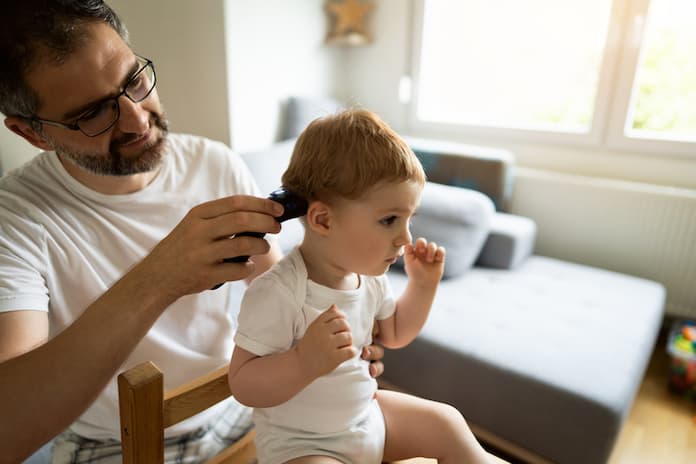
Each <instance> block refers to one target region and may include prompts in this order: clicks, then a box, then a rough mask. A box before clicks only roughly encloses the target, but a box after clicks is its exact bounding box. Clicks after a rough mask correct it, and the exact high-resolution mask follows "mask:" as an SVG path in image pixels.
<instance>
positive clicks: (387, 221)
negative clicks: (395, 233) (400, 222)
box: [379, 216, 397, 226]
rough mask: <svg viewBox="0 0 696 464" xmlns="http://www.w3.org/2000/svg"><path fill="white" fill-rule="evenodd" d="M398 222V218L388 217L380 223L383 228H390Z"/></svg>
mask: <svg viewBox="0 0 696 464" xmlns="http://www.w3.org/2000/svg"><path fill="white" fill-rule="evenodd" d="M396 220H397V216H387V217H385V218H382V219H380V220H379V223H380V224H382V225H383V226H390V225H392V224H394V221H396Z"/></svg>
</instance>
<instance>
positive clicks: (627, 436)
mask: <svg viewBox="0 0 696 464" xmlns="http://www.w3.org/2000/svg"><path fill="white" fill-rule="evenodd" d="M668 378H669V356H668V355H667V353H666V351H665V336H664V335H662V336H661V337H660V338H659V340H658V342H657V345H656V347H655V350H654V352H653V355H652V358H651V360H650V365H649V366H648V370H647V373H646V375H645V378H644V379H643V383H642V384H641V386H640V390H639V391H638V395H637V397H636V400H635V402H634V403H633V408H632V409H631V412H630V414H629V416H628V418H627V419H626V422H625V424H624V427H623V429H622V431H621V433H620V435H619V438H618V440H617V442H616V445H615V447H614V451H613V453H612V455H611V458H610V459H609V461H608V464H694V463H696V421H695V420H694V418H695V417H696V403H694V402H692V401H690V400H689V399H687V398H685V397H682V396H678V395H675V394H674V393H671V392H670V391H669V389H668V387H667V384H668ZM504 457H505V458H506V459H509V460H510V461H511V462H514V463H520V462H523V461H519V460H516V459H514V458H510V457H509V456H504ZM435 462H436V461H434V460H432V459H422V458H421V459H414V460H409V461H408V464H434V463H435Z"/></svg>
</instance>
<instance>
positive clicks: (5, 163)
mask: <svg viewBox="0 0 696 464" xmlns="http://www.w3.org/2000/svg"><path fill="white" fill-rule="evenodd" d="M0 117H3V116H2V114H0ZM0 126H1V127H0V172H2V173H5V172H8V171H10V170H12V169H14V168H17V167H19V166H21V165H22V164H24V163H25V162H26V161H28V160H29V159H31V157H32V156H34V155H35V154H36V153H38V152H39V150H38V148H34V146H32V145H31V144H30V143H29V142H27V141H26V140H24V139H23V138H21V137H20V136H18V135H15V134H14V132H12V131H10V130H9V129H8V128H7V127H5V124H1V125H0Z"/></svg>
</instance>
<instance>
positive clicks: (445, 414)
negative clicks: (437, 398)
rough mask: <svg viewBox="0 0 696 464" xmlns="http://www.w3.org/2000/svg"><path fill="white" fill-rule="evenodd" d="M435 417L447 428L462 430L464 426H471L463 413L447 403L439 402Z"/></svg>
mask: <svg viewBox="0 0 696 464" xmlns="http://www.w3.org/2000/svg"><path fill="white" fill-rule="evenodd" d="M435 417H436V418H437V420H438V422H439V423H440V425H441V426H442V427H444V428H445V429H446V430H452V431H461V430H462V428H465V429H468V428H469V426H468V424H467V423H466V419H464V416H462V413H461V412H459V410H458V409H457V408H455V407H454V406H452V405H449V404H446V403H437V408H435Z"/></svg>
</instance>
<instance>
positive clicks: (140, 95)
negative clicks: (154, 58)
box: [126, 63, 155, 103]
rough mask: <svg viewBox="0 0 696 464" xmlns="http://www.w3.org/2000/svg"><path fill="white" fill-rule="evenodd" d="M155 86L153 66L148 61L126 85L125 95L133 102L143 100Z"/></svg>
mask: <svg viewBox="0 0 696 464" xmlns="http://www.w3.org/2000/svg"><path fill="white" fill-rule="evenodd" d="M154 88H155V68H154V67H153V65H152V63H148V64H147V65H146V66H145V67H144V68H143V69H141V70H140V71H139V72H138V73H137V74H136V75H135V76H133V79H131V81H130V82H129V83H128V86H127V87H126V95H128V97H129V98H130V99H131V100H133V101H134V102H136V103H137V102H140V101H143V100H145V99H146V98H147V97H148V95H150V92H152V89H154Z"/></svg>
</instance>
